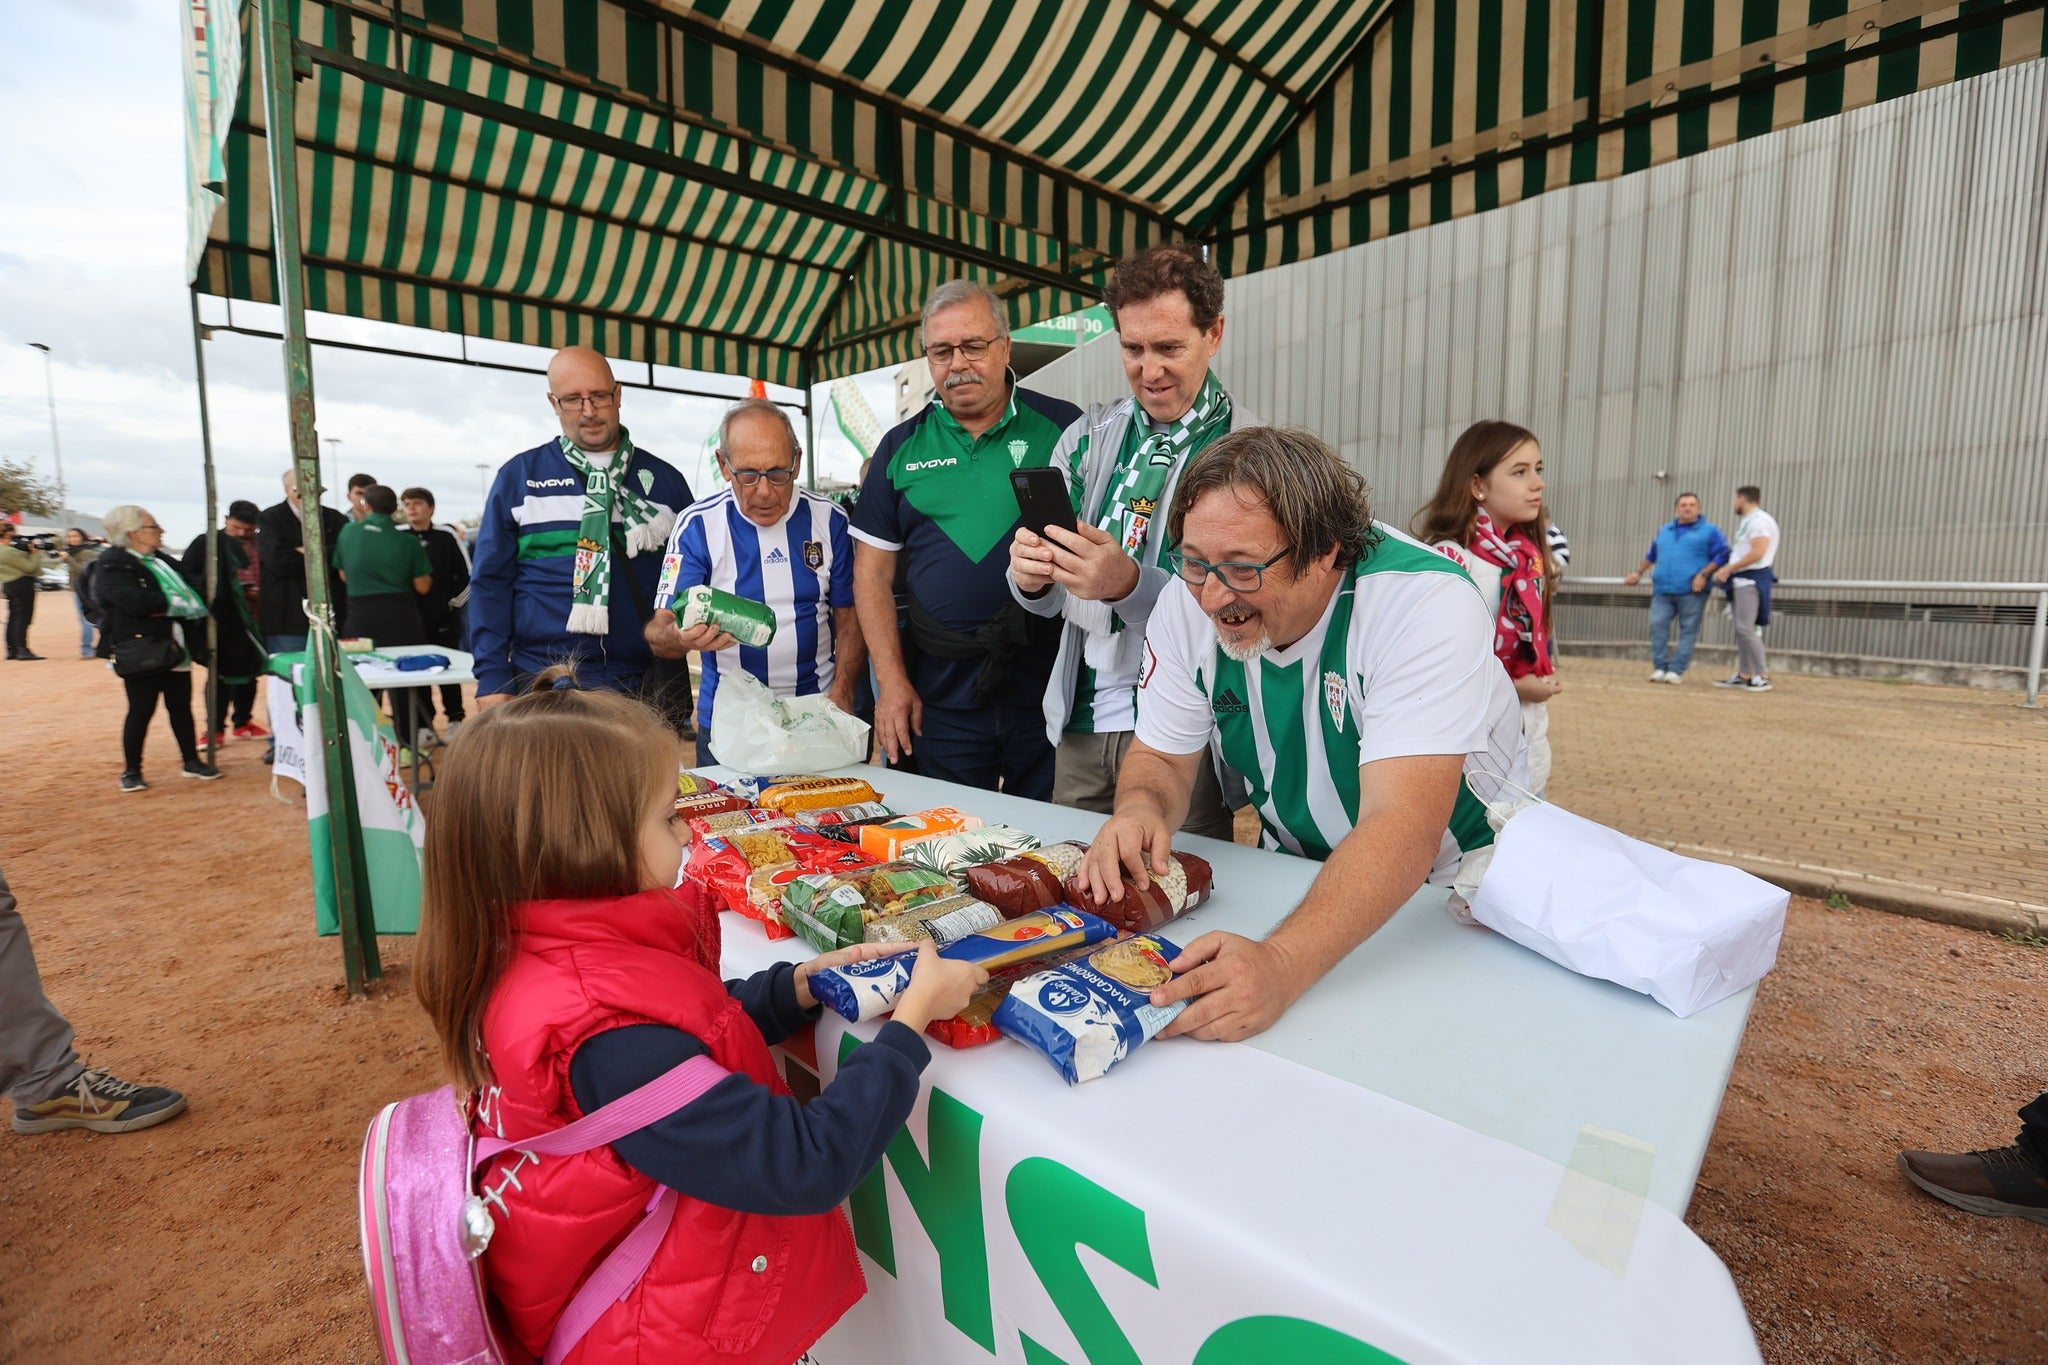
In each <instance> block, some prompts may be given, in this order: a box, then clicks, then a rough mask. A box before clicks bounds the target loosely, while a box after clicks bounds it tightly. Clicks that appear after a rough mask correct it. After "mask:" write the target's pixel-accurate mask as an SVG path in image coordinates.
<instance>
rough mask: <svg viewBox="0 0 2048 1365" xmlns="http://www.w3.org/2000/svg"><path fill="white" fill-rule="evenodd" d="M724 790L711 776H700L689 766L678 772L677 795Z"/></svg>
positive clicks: (694, 794)
mask: <svg viewBox="0 0 2048 1365" xmlns="http://www.w3.org/2000/svg"><path fill="white" fill-rule="evenodd" d="M723 790H724V788H723V787H720V786H719V785H718V784H717V783H716V782H713V781H712V780H711V779H710V778H708V777H699V776H698V775H697V774H695V773H693V772H691V771H690V770H689V769H688V768H685V769H683V770H682V771H681V772H679V773H677V774H676V795H677V796H702V795H704V794H705V793H706V792H715V791H723Z"/></svg>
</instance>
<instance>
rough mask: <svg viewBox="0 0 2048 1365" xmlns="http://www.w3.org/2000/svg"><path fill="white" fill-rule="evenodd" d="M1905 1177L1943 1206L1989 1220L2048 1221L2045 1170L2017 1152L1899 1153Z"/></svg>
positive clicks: (1995, 1149) (1999, 1149)
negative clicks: (1948, 1205)
mask: <svg viewBox="0 0 2048 1365" xmlns="http://www.w3.org/2000/svg"><path fill="white" fill-rule="evenodd" d="M1899 1169H1900V1170H1902V1171H1904V1172H1905V1173H1906V1179H1908V1180H1910V1181H1912V1182H1913V1183H1914V1184H1915V1185H1918V1186H1919V1187H1920V1188H1921V1189H1923V1190H1925V1191H1927V1192H1928V1193H1929V1194H1931V1195H1933V1196H1934V1197H1935V1198H1936V1199H1939V1200H1941V1201H1942V1202H1943V1203H1945V1204H1953V1205H1955V1206H1956V1207H1957V1208H1959V1209H1965V1210H1968V1211H1969V1212H1971V1213H1981V1214H1986V1215H1988V1216H1990V1217H1993V1218H2003V1217H2007V1216H2011V1217H2015V1218H2031V1219H2032V1220H2033V1221H2035V1222H2036V1223H2048V1170H2044V1169H2043V1168H2042V1166H2041V1163H2040V1162H2038V1161H2036V1160H2035V1159H2034V1157H2033V1155H2032V1154H2031V1153H2028V1152H2026V1151H2024V1150H2022V1149H2021V1148H2019V1147H2017V1146H2014V1147H1993V1148H1989V1149H1986V1150H1984V1151H1981V1152H1957V1153H1953V1154H1951V1153H1946V1152H1900V1153H1899Z"/></svg>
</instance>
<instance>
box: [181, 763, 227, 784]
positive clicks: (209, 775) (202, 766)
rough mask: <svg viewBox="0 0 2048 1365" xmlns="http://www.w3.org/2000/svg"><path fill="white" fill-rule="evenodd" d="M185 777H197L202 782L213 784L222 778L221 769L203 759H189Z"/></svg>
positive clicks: (186, 764)
mask: <svg viewBox="0 0 2048 1365" xmlns="http://www.w3.org/2000/svg"><path fill="white" fill-rule="evenodd" d="M185 776H187V777H196V778H198V779H199V780H200V781H201V782H211V781H213V780H214V779H215V778H217V777H219V776H220V769H218V768H216V767H214V766H213V765H212V764H211V763H208V762H207V761H206V760H205V759H203V758H194V759H188V760H187V761H186V763H185Z"/></svg>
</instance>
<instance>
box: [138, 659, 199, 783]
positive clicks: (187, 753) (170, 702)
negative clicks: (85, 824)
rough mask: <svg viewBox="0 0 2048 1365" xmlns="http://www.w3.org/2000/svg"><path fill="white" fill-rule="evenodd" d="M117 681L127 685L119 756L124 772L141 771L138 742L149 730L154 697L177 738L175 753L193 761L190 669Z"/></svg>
mask: <svg viewBox="0 0 2048 1365" xmlns="http://www.w3.org/2000/svg"><path fill="white" fill-rule="evenodd" d="M121 681H122V683H123V684H125V685H126V686H127V688H128V718H127V719H126V720H124V721H122V722H121V757H122V758H123V759H124V760H125V761H126V762H127V765H128V771H129V772H131V773H139V772H141V771H142V741H143V738H144V736H146V735H148V733H149V722H150V718H151V717H152V716H154V715H155V714H156V701H157V698H158V697H162V698H163V701H164V711H165V713H166V714H167V715H168V716H169V717H170V720H171V737H172V738H173V739H175V740H177V741H178V752H179V753H181V754H183V755H184V757H185V761H186V762H187V763H191V762H193V761H194V760H196V759H197V758H198V757H199V739H198V736H197V735H196V734H194V733H193V729H192V673H191V671H190V670H189V669H185V670H180V669H175V668H173V669H166V670H164V671H163V672H162V673H144V674H141V675H140V676H138V677H133V678H123V679H121Z"/></svg>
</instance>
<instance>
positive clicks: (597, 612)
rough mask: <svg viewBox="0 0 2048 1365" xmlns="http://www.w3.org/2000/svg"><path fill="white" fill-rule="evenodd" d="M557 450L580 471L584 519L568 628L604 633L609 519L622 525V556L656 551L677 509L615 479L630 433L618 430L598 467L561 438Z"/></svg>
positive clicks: (629, 455) (629, 457)
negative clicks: (615, 445)
mask: <svg viewBox="0 0 2048 1365" xmlns="http://www.w3.org/2000/svg"><path fill="white" fill-rule="evenodd" d="M562 454H563V455H564V456H565V457H566V458H567V459H568V461H569V464H570V465H571V466H572V467H573V468H574V469H575V470H576V472H577V473H578V474H581V475H582V476H583V520H582V522H581V523H579V524H578V525H577V527H576V574H575V579H574V581H573V589H572V591H571V593H570V598H569V629H570V630H572V631H575V632H576V633H578V634H580V635H604V634H608V633H609V632H610V630H611V628H612V614H611V598H612V523H613V522H615V521H616V522H620V523H622V524H623V525H624V526H625V529H626V555H627V557H628V558H631V557H632V556H634V555H637V554H639V553H640V552H641V551H642V550H653V551H656V552H657V553H658V552H659V551H661V550H662V549H663V548H664V547H666V546H667V545H668V537H669V532H671V531H673V530H675V529H676V514H675V513H673V512H669V511H665V510H663V509H662V508H660V507H657V506H655V505H654V504H653V503H651V502H649V501H647V499H645V498H643V497H641V496H640V495H639V494H638V493H636V492H634V491H633V489H632V487H631V486H630V485H628V484H626V483H624V482H622V481H621V480H620V478H619V477H618V476H620V475H623V474H624V473H625V472H626V470H627V467H628V466H630V465H631V464H632V462H633V438H632V437H631V436H629V435H627V434H626V432H625V429H624V428H621V429H620V431H619V450H618V453H617V454H616V455H614V456H612V459H611V463H610V464H609V465H608V466H606V467H604V468H602V469H600V468H599V467H598V466H596V465H594V464H592V463H591V462H590V457H589V456H587V455H585V454H584V453H583V452H582V451H581V450H579V449H577V447H576V443H575V442H574V441H571V440H570V439H569V438H568V437H566V436H564V437H563V438H562Z"/></svg>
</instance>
